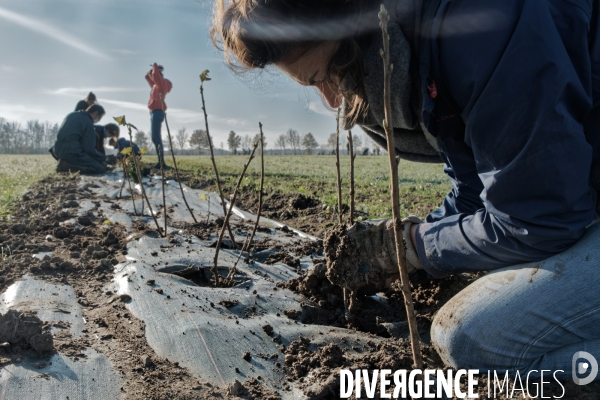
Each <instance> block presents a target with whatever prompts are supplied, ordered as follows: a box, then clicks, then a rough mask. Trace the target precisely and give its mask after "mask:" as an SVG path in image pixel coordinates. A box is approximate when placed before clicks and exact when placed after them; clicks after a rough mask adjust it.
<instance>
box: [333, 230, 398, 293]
mask: <svg viewBox="0 0 600 400" xmlns="http://www.w3.org/2000/svg"><path fill="white" fill-rule="evenodd" d="M390 222H391V221H388V223H386V222H385V221H384V222H381V223H379V224H377V225H373V224H368V223H361V222H358V223H356V224H354V225H353V226H352V227H350V228H347V227H346V226H345V225H338V226H336V227H334V228H333V229H331V230H330V231H329V232H327V235H326V236H325V241H324V245H325V259H326V260H327V278H328V279H329V280H330V281H331V282H332V283H334V284H336V285H338V286H340V287H342V288H344V289H347V290H348V291H350V292H351V293H353V294H357V293H361V292H362V293H371V294H374V293H376V292H381V291H385V290H387V289H388V288H389V286H390V284H391V282H392V278H393V277H394V276H395V275H397V274H398V269H397V265H398V261H397V257H396V250H395V242H394V232H393V228H391V227H390V226H389V225H390Z"/></svg>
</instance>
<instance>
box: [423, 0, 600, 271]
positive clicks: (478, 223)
mask: <svg viewBox="0 0 600 400" xmlns="http://www.w3.org/2000/svg"><path fill="white" fill-rule="evenodd" d="M580 3H581V4H580ZM590 4H591V2H587V1H577V0H573V1H569V2H567V1H564V0H550V1H547V0H528V1H525V0H510V1H506V2H497V1H492V0H455V1H443V2H442V4H441V6H440V9H439V10H438V13H437V16H436V18H435V19H434V23H433V26H432V30H433V34H434V36H433V37H434V38H437V40H435V41H434V43H435V44H434V45H433V52H432V54H433V58H434V63H435V62H438V63H439V66H438V69H437V70H438V71H442V72H440V74H439V75H438V76H435V79H436V80H438V79H439V80H441V81H443V82H445V85H446V87H447V88H448V92H449V94H450V95H451V97H452V98H453V99H454V100H455V101H456V103H457V105H458V107H459V108H460V110H462V113H461V117H462V120H463V121H464V126H465V134H464V142H465V143H466V145H467V146H469V147H470V148H471V149H472V152H473V158H474V166H475V168H476V172H477V175H478V177H479V179H480V181H481V184H482V191H481V193H480V195H479V196H480V198H481V200H482V204H483V207H481V208H480V209H478V210H476V211H474V212H457V213H456V214H453V215H451V213H448V215H447V216H445V217H444V218H441V219H437V220H435V219H433V220H432V221H431V222H426V223H423V224H421V225H419V227H418V229H417V236H416V247H417V252H418V254H419V258H420V260H421V262H422V263H423V265H424V267H425V269H426V270H427V271H428V272H429V273H430V274H431V275H433V276H434V277H444V276H447V275H450V274H452V273H454V272H461V271H480V270H491V269H496V268H501V267H505V266H510V265H515V264H519V263H523V262H529V261H539V260H542V259H545V258H547V257H549V256H551V255H553V254H556V253H559V252H562V251H564V250H566V249H567V248H568V247H570V246H571V245H572V244H574V243H575V242H576V241H577V240H578V239H579V238H580V237H581V236H582V235H583V232H584V229H585V226H586V225H587V224H589V223H590V222H591V221H592V219H593V217H594V211H593V204H592V200H591V196H590V190H589V186H588V185H589V182H588V179H589V173H590V166H591V160H592V148H591V146H590V145H589V143H587V141H586V139H585V135H584V131H583V121H584V119H585V117H586V115H587V114H588V113H589V112H590V110H591V108H592V84H591V81H592V79H591V65H590V62H589V53H588V42H587V40H588V32H587V29H588V27H589V23H588V22H589V17H588V16H589V15H590V13H591V9H589V10H588V9H586V7H587V5H590ZM588 8H591V5H590V7H588ZM486 18H487V21H488V22H486V23H485V24H482V23H481V20H482V19H486ZM436 57H437V61H436ZM439 140H441V141H443V140H444V139H443V138H439ZM448 157H449V158H452V154H448Z"/></svg>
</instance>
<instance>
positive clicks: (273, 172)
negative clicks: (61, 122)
mask: <svg viewBox="0 0 600 400" xmlns="http://www.w3.org/2000/svg"><path fill="white" fill-rule="evenodd" d="M167 159H168V161H169V164H170V161H171V158H170V157H168V158H167ZM148 160H149V161H154V160H155V158H153V157H148ZM177 160H178V164H179V166H180V168H181V169H182V170H183V171H185V172H186V173H187V174H188V176H190V175H191V177H192V179H198V180H199V181H201V180H207V179H210V178H212V177H213V172H212V165H211V162H210V158H209V157H207V156H179V157H177ZM246 161H247V156H220V157H217V165H218V167H219V172H220V174H221V178H222V180H224V181H225V182H226V184H225V190H226V191H228V192H230V191H232V190H233V187H234V186H235V182H236V181H237V179H238V177H239V174H240V172H241V170H242V167H243V164H244V163H245V162H246ZM55 167H56V161H54V159H53V158H52V157H51V156H49V155H48V156H46V155H3V162H2V164H1V166H0V217H6V216H7V215H9V214H10V211H11V209H12V207H13V205H14V202H15V200H17V199H18V198H19V197H20V196H21V195H22V194H23V192H24V191H25V190H26V189H27V187H29V186H30V185H31V184H33V183H34V182H36V181H38V180H39V179H41V178H43V177H45V176H48V175H51V174H53V173H54V169H55ZM341 172H342V179H343V182H342V186H343V196H344V203H346V204H347V203H348V202H349V182H350V178H349V173H350V159H349V157H348V156H341ZM355 175H356V178H355V182H356V183H355V187H356V189H355V191H356V208H357V210H359V211H362V212H363V213H364V214H365V215H366V216H367V217H369V218H380V217H389V216H390V215H391V208H390V194H389V165H388V160H387V157H386V156H378V157H376V156H366V157H357V158H356V164H355ZM259 182H260V158H258V157H257V158H255V159H254V160H253V161H252V164H251V165H250V167H249V168H248V174H247V176H246V177H245V178H244V181H243V188H244V190H256V191H258V186H259ZM449 188H450V182H449V180H448V178H446V176H445V175H444V173H443V171H442V165H440V164H417V163H411V162H408V161H402V162H401V163H400V192H401V213H402V215H407V214H414V215H418V216H421V217H423V216H425V215H427V214H428V213H429V212H430V211H432V210H433V209H435V208H436V207H438V206H439V204H441V201H442V199H443V197H444V195H445V194H446V193H447V192H448V190H449ZM273 192H280V193H284V194H304V195H306V196H310V197H314V198H317V199H319V200H321V201H322V202H324V203H326V204H327V205H329V206H330V207H332V208H333V209H335V208H336V206H337V186H336V168H335V156H267V157H265V193H267V194H269V193H273Z"/></svg>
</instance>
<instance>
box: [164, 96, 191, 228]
mask: <svg viewBox="0 0 600 400" xmlns="http://www.w3.org/2000/svg"><path fill="white" fill-rule="evenodd" d="M160 103H161V105H162V109H163V112H164V113H165V126H166V127H167V136H168V137H169V148H170V149H171V156H172V157H173V166H174V167H175V176H177V182H178V183H179V190H180V191H181V197H183V202H184V203H185V206H186V207H187V209H188V211H189V212H190V215H191V216H192V219H193V220H194V223H198V221H196V216H195V215H194V212H193V211H192V208H191V207H190V205H189V204H188V202H187V199H186V198H185V193H184V192H183V184H182V183H181V178H180V177H179V167H177V160H176V159H175V152H174V151H173V140H172V139H171V130H170V129H169V121H168V120H167V111H166V110H165V102H164V101H163V95H162V93H161V94H160ZM160 147H161V151H162V146H160ZM164 156H165V155H164V152H163V155H162V156H161V158H160V160H164ZM160 164H161V166H160V173H161V175H162V176H163V177H164V172H163V166H162V162H161V163H160ZM166 234H167V226H166V225H165V235H166Z"/></svg>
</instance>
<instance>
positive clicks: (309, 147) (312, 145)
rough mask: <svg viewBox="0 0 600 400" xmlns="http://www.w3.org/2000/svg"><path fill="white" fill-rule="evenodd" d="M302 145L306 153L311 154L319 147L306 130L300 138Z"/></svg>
mask: <svg viewBox="0 0 600 400" xmlns="http://www.w3.org/2000/svg"><path fill="white" fill-rule="evenodd" d="M302 147H304V148H305V149H306V154H312V152H313V150H314V149H316V148H318V147H319V143H317V140H316V139H315V137H314V136H313V134H312V133H310V132H308V133H307V134H306V135H304V137H303V138H302Z"/></svg>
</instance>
